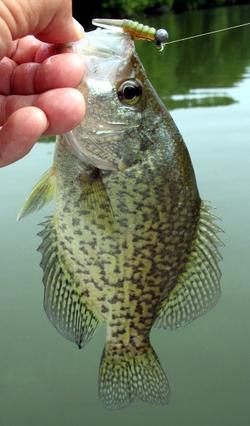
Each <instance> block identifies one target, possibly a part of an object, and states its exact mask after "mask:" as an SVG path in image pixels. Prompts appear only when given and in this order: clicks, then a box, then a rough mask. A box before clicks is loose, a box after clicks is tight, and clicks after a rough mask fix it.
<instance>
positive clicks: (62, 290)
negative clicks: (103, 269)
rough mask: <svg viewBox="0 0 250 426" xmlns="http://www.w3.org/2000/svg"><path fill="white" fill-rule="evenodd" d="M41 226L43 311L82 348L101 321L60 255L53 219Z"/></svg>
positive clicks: (67, 337)
mask: <svg viewBox="0 0 250 426" xmlns="http://www.w3.org/2000/svg"><path fill="white" fill-rule="evenodd" d="M41 225H42V226H43V230H42V231H41V232H39V234H38V235H40V236H41V237H42V238H43V241H42V243H41V245H40V246H39V248H38V250H39V251H40V252H41V253H42V261H41V267H42V269H43V284H44V309H45V312H46V314H47V316H48V318H49V320H50V321H51V322H52V324H53V325H54V326H55V327H56V329H57V330H58V331H59V333H60V334H62V335H63V336H64V337H66V339H68V340H70V341H72V342H75V343H76V344H77V345H78V347H79V348H81V347H83V346H84V345H85V344H86V343H87V342H88V341H89V340H90V339H91V337H92V335H93V333H94V331H95V329H96V327H97V325H98V319H97V318H96V316H95V315H94V314H93V313H92V312H91V310H90V309H89V308H88V307H87V306H86V304H85V302H84V300H83V296H82V295H81V294H80V291H78V289H77V287H76V286H75V285H74V282H73V279H72V277H71V276H70V275H69V273H68V272H67V270H66V268H65V266H64V264H63V261H62V258H61V257H60V254H59V253H58V244H57V235H56V230H55V226H54V221H53V218H52V217H50V218H49V219H48V220H47V221H46V222H44V223H43V224H41Z"/></svg>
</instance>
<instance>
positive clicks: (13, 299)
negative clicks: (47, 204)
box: [0, 6, 250, 426]
mask: <svg viewBox="0 0 250 426" xmlns="http://www.w3.org/2000/svg"><path fill="white" fill-rule="evenodd" d="M249 18H250V7H249V6H241V7H232V8H221V9H216V10H210V11H202V12H195V13H190V14H189V13H186V14H182V15H178V16H169V17H168V16H162V17H159V18H157V19H152V20H149V21H150V23H152V24H154V25H155V26H157V27H162V26H167V28H168V29H169V32H170V33H171V38H172V39H176V38H180V37H183V36H188V35H191V34H196V33H199V32H204V31H209V30H213V29H218V28H221V27H225V26H228V25H235V24H240V23H242V22H246V21H249ZM249 40H250V28H247V27H246V28H241V29H239V30H233V31H231V32H227V33H221V34H217V35H215V36H211V37H206V38H202V39H198V40H193V41H189V42H185V43H182V44H179V45H178V44H176V45H171V46H169V47H168V48H166V50H165V52H164V54H162V55H160V54H158V53H157V52H156V51H155V48H154V46H150V45H149V44H146V43H144V44H140V45H139V44H138V49H139V52H140V55H141V57H142V59H143V62H144V64H145V66H146V69H147V71H148V75H149V77H150V79H151V81H152V82H153V84H154V85H155V87H156V88H157V91H158V92H159V94H160V95H161V97H162V98H163V100H164V102H165V103H166V104H167V105H168V107H169V108H171V109H172V114H173V116H174V119H175V121H176V123H177V125H178V127H179V128H180V130H181V132H182V134H183V136H184V139H185V141H186V144H187V146H188V149H189V151H190V154H191V157H192V160H193V164H194V168H195V171H196V176H197V180H198V184H199V189H200V193H201V196H202V198H204V199H207V200H211V201H212V203H213V205H215V206H216V207H217V214H218V215H219V216H220V217H221V218H222V222H221V226H222V227H223V228H224V230H225V234H224V235H223V240H224V242H225V243H226V247H225V249H223V257H224V261H223V263H222V264H221V268H222V272H223V278H222V283H221V284H222V298H221V300H220V302H219V304H218V305H217V306H216V308H214V309H213V310H212V311H211V312H210V313H208V314H207V315H206V316H205V317H203V318H201V319H199V320H197V321H195V322H194V323H193V324H191V325H189V326H187V327H186V328H183V329H180V330H178V331H176V332H170V331H158V330H154V331H153V333H152V342H153V345H154V347H155V349H156V351H157V353H158V355H159V358H160V360H161V362H162V365H163V367H164V369H165V370H166V372H167V375H168V378H169V381H170V384H171V388H172V401H171V404H170V405H169V406H167V407H157V406H150V405H145V404H142V403H137V404H134V405H133V406H131V408H128V409H125V410H122V411H120V412H109V411H106V410H105V409H103V407H102V406H101V404H100V402H99V401H98V398H97V378H98V367H99V359H100V356H101V353H102V349H103V344H104V333H105V330H104V328H100V329H99V330H98V332H97V333H96V335H95V336H94V338H93V339H92V341H91V342H90V344H89V345H88V346H87V347H86V348H85V349H84V350H83V351H79V350H78V349H77V348H76V347H75V346H74V345H72V344H71V343H69V342H68V341H66V340H64V339H63V338H62V337H61V336H60V335H59V334H57V332H56V330H55V329H54V328H53V326H52V325H51V324H50V323H49V321H48V320H47V319H46V316H45V313H44V311H43V307H42V298H43V288H42V284H41V278H42V274H41V270H40V268H39V261H40V255H39V254H38V253H37V252H36V247H37V246H38V244H39V239H38V237H36V233H37V229H38V226H37V223H39V222H41V221H42V220H43V217H44V216H45V215H47V214H49V212H50V211H51V209H50V208H47V209H44V210H43V211H42V212H39V213H37V214H35V215H32V216H29V217H28V218H27V219H25V220H23V222H20V223H17V222H16V214H17V211H18V210H19V208H20V206H21V205H22V203H23V200H24V198H25V196H26V195H27V193H28V192H29V190H30V188H31V187H32V185H33V184H34V183H35V182H36V181H37V179H38V178H39V176H40V175H41V173H42V172H44V170H46V169H47V168H48V167H49V166H50V164H51V161H52V154H53V149H54V147H53V144H37V145H36V147H35V148H34V149H33V150H32V152H31V153H30V154H29V155H28V156H27V157H25V158H24V159H23V160H22V161H20V162H18V163H16V164H13V165H11V166H9V167H6V168H4V169H1V170H0V179H1V188H0V199H1V209H0V219H1V222H0V223H1V224H0V230H1V242H0V264H1V272H0V295H1V297H0V324H1V327H0V340H1V348H0V366H1V369H0V424H1V425H3V426H33V425H36V426H44V425H46V426H54V425H58V426H69V425H74V426H80V425H88V426H92V425H99V424H100V425H101V424H102V425H103V424H104V425H110V426H116V425H117V424H119V425H120V426H127V425H128V424H129V425H131V426H134V425H144V426H152V424H157V426H161V425H162V426H163V425H164V426H165V425H171V426H182V425H185V426H189V425H190V426H235V425H237V426H248V425H249V424H250V407H249V384H250V362H249V361H250V339H249V335H250V333H249V331H250V326H249V324H250V318H249V317H250V314H249V312H250V279H249V253H250V220H249V217H250V190H249V187H250V98H249V94H250V48H249V46H250V44H249Z"/></svg>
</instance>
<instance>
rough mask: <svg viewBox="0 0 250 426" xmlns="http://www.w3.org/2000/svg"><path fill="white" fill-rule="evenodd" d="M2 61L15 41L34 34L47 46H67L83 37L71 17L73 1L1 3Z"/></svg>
mask: <svg viewBox="0 0 250 426" xmlns="http://www.w3.org/2000/svg"><path fill="white" fill-rule="evenodd" d="M0 22H1V25H0V59H1V58H2V57H3V56H5V55H7V54H8V52H10V50H11V45H12V41H13V40H16V39H18V38H21V37H24V36H26V35H30V34H32V35H34V36H36V37H37V38H39V39H40V40H42V41H45V42H48V43H67V42H70V41H77V40H79V39H80V38H81V37H83V32H84V30H83V28H82V27H81V26H80V24H78V23H76V21H75V20H73V18H72V1H71V0H39V1H38V0H15V1H13V0H0Z"/></svg>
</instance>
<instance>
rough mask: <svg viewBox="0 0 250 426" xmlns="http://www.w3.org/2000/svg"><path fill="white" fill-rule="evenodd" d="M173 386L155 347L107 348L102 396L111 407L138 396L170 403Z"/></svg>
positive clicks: (101, 385) (130, 400) (143, 398)
mask: <svg viewBox="0 0 250 426" xmlns="http://www.w3.org/2000/svg"><path fill="white" fill-rule="evenodd" d="M169 396H170V388H169V384H168V380H167V377H166V375H165V373H164V371H163V370H162V367H161V365H160V362H159V360H158V358H157V355H156V353H155V352H154V350H153V348H152V347H151V346H150V345H148V346H146V347H142V348H139V349H135V348H133V347H132V346H126V347H117V346H113V345H110V344H107V345H106V347H105V348H104V351H103V355H102V359H101V364H100V371H99V397H100V399H101V400H102V402H103V403H104V405H105V406H106V407H107V408H109V409H119V408H124V407H126V406H128V405H129V404H130V403H131V402H133V401H134V400H135V399H141V400H142V401H144V402H150V403H153V404H167V403H168V402H169Z"/></svg>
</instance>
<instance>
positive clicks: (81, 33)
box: [73, 18, 85, 39]
mask: <svg viewBox="0 0 250 426" xmlns="http://www.w3.org/2000/svg"><path fill="white" fill-rule="evenodd" d="M73 22H74V25H75V28H76V31H77V34H78V36H79V39H81V38H83V37H84V35H85V31H84V28H83V27H82V25H81V24H80V22H78V21H77V20H76V19H75V18H73Z"/></svg>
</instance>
